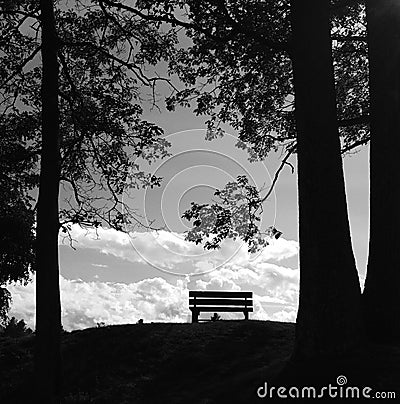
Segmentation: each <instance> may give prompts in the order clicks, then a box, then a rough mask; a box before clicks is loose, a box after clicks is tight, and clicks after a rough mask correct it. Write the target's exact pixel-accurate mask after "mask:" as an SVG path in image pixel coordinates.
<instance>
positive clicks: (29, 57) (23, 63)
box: [0, 46, 41, 87]
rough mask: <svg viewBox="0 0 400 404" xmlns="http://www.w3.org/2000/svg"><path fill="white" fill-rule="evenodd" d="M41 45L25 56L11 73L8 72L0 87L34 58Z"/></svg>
mask: <svg viewBox="0 0 400 404" xmlns="http://www.w3.org/2000/svg"><path fill="white" fill-rule="evenodd" d="M40 49H41V47H40V46H38V47H37V48H36V49H35V50H34V51H33V52H32V53H31V54H30V55H29V56H28V57H26V58H25V59H24V60H23V61H22V62H21V63H20V64H19V65H18V66H17V68H16V69H15V70H14V72H13V73H12V74H10V75H9V76H8V77H7V78H6V79H5V80H4V81H3V82H2V83H1V84H0V87H3V86H5V85H6V84H7V83H8V82H9V81H10V80H12V79H13V78H14V77H15V76H16V75H17V74H18V73H20V72H21V70H22V69H23V68H24V67H25V66H26V65H27V64H28V63H29V62H30V61H31V60H33V59H34V58H35V56H36V55H37V54H38V53H39V51H40Z"/></svg>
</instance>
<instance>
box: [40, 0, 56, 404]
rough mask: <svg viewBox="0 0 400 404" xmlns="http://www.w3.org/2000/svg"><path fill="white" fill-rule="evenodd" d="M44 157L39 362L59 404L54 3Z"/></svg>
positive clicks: (45, 23) (47, 393)
mask: <svg viewBox="0 0 400 404" xmlns="http://www.w3.org/2000/svg"><path fill="white" fill-rule="evenodd" d="M40 10H41V24H42V65H43V76H42V154H41V165H40V185H39V200H38V205H37V229H36V243H37V244H36V265H37V270H36V344H37V345H36V358H35V367H36V368H35V374H36V383H37V395H38V401H37V402H40V403H46V404H47V403H59V402H60V384H61V353H60V333H61V306H60V287H59V266H58V231H59V216H58V193H59V178H60V133H59V109H58V61H57V47H58V41H57V34H56V27H55V17H54V9H53V1H52V0H41V1H40Z"/></svg>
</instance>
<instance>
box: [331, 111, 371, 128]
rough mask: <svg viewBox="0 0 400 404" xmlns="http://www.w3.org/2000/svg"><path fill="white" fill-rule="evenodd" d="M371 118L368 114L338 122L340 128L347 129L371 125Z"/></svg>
mask: <svg viewBox="0 0 400 404" xmlns="http://www.w3.org/2000/svg"><path fill="white" fill-rule="evenodd" d="M369 120H370V117H369V115H368V114H365V115H360V116H357V117H354V118H346V119H340V120H338V126H339V128H347V127H349V126H354V125H366V124H368V123H369Z"/></svg>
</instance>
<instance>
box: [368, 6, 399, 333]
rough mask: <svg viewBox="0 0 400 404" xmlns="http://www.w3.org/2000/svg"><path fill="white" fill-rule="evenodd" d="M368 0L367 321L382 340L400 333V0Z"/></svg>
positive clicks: (369, 328) (369, 331) (370, 329)
mask: <svg viewBox="0 0 400 404" xmlns="http://www.w3.org/2000/svg"><path fill="white" fill-rule="evenodd" d="M366 3H367V21H368V46H369V64H370V93H371V142H370V240H369V257H368V269H367V277H366V281H365V289H364V294H363V303H364V317H365V326H366V328H367V331H368V333H369V335H370V336H372V337H373V338H374V339H378V340H381V341H382V340H392V341H395V340H396V341H398V340H399V338H400V307H399V304H398V294H399V285H400V271H399V270H398V268H399V262H400V252H399V249H398V248H397V247H396V241H397V240H398V238H399V237H398V230H399V226H400V212H399V204H400V199H399V193H398V192H397V191H396V190H397V188H398V186H399V183H400V178H399V171H398V167H397V157H396V153H397V150H398V147H399V146H400V114H399V111H400V75H399V68H400V48H399V40H400V4H399V3H398V2H397V1H394V0H369V1H368V2H366Z"/></svg>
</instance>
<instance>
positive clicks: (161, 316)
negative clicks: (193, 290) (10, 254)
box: [10, 277, 190, 330]
mask: <svg viewBox="0 0 400 404" xmlns="http://www.w3.org/2000/svg"><path fill="white" fill-rule="evenodd" d="M60 289H61V301H62V322H63V326H64V328H65V329H66V330H73V329H82V328H87V327H95V326H96V325H97V323H100V322H104V323H106V324H127V323H135V322H136V321H137V320H138V319H140V318H142V319H143V320H144V321H146V322H149V321H168V322H186V321H188V319H189V317H188V316H189V314H190V313H189V312H188V311H189V310H188V290H187V288H186V285H185V283H184V282H183V281H181V280H178V282H177V284H176V285H173V284H171V283H169V282H167V281H166V280H164V279H162V278H152V279H145V280H142V281H139V282H135V283H131V284H123V283H107V282H83V281H81V280H67V279H65V278H63V277H60ZM10 291H11V293H12V297H13V304H12V310H11V312H10V315H12V316H15V317H17V318H24V319H25V321H26V322H27V324H28V325H29V326H30V327H34V324H35V318H34V316H35V304H34V302H35V282H34V281H33V282H32V283H30V284H28V285H27V286H21V285H12V286H10Z"/></svg>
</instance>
